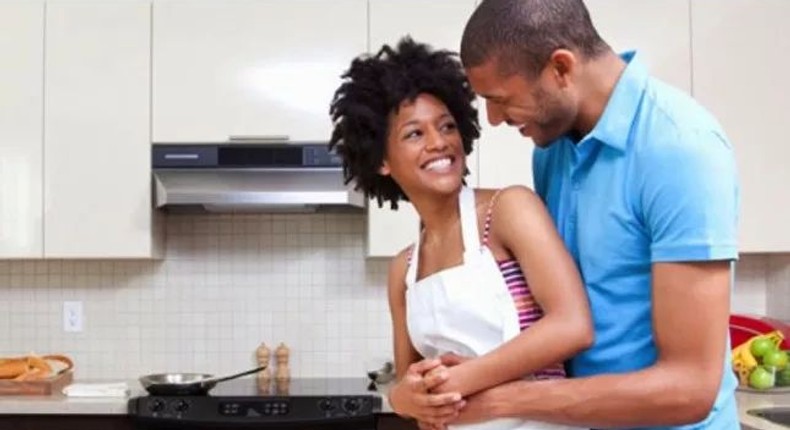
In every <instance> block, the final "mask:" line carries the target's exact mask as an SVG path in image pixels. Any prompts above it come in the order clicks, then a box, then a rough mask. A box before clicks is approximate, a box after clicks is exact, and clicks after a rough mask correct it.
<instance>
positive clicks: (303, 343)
mask: <svg viewBox="0 0 790 430" xmlns="http://www.w3.org/2000/svg"><path fill="white" fill-rule="evenodd" d="M167 234H168V237H167V258H166V259H165V260H163V261H118V260H114V261H69V260H64V261H0V355H3V356H5V355H15V354H25V353H28V352H36V353H66V354H69V355H70V356H72V357H73V358H74V359H75V361H76V364H77V377H79V378H135V377H137V376H139V375H141V374H144V373H150V372H158V371H199V372H208V373H232V372H236V371H240V370H244V369H246V368H248V367H252V366H253V365H254V364H255V360H254V352H255V348H257V346H258V345H259V344H260V343H261V342H266V343H267V344H268V345H270V347H271V348H272V349H274V347H276V346H277V344H278V343H279V342H285V343H286V344H287V345H288V346H289V348H290V349H291V363H290V367H291V373H292V376H294V377H298V376H362V375H363V374H364V372H365V371H366V370H369V369H370V368H372V367H373V366H376V365H380V364H381V363H382V362H383V361H384V360H385V359H389V358H390V357H391V355H392V350H391V348H392V347H391V340H390V339H391V334H390V331H391V327H390V320H389V310H388V307H387V292H386V285H385V284H386V272H387V263H388V262H387V261H385V260H380V259H376V260H369V259H365V258H364V238H365V218H364V216H363V215H349V214H342V215H339V214H338V215H325V214H304V215H244V214H240V215H203V214H202V215H169V216H168V219H167ZM769 296H770V297H771V300H768V297H769ZM774 296H776V297H779V299H775V300H774V299H773V297H774ZM734 297H735V298H734V301H733V311H735V312H748V313H758V314H765V313H766V312H768V313H769V314H771V315H774V316H779V317H781V318H783V319H790V256H787V255H785V256H781V255H780V256H763V255H749V256H744V257H742V259H741V262H740V263H739V265H738V271H737V286H736V292H735V296H734ZM64 301H81V302H83V308H84V329H83V331H82V332H79V333H66V332H64V331H63V302H64Z"/></svg>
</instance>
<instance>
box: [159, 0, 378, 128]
mask: <svg viewBox="0 0 790 430" xmlns="http://www.w3.org/2000/svg"><path fill="white" fill-rule="evenodd" d="M153 26H154V28H153V35H154V36H153V37H154V40H153V141H154V142H171V143H182V142H190V143H194V142H225V141H228V140H239V141H249V140H253V141H283V140H286V139H289V140H292V141H321V142H324V141H327V140H328V139H329V135H330V133H331V126H332V124H331V120H330V118H329V103H330V101H331V99H332V96H333V94H334V91H335V89H336V88H337V87H338V86H339V84H340V82H341V80H340V75H341V74H342V73H343V72H344V71H345V69H346V68H347V67H348V64H349V60H350V59H351V58H353V57H354V56H356V55H359V54H360V53H362V52H364V51H366V49H367V7H366V2H365V1H364V0H333V1H331V2H327V1H326V0H288V1H283V0H255V1H250V0H234V1H224V0H210V1H204V0H188V1H176V0H163V1H157V2H154V12H153Z"/></svg>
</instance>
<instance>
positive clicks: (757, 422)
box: [736, 391, 790, 430]
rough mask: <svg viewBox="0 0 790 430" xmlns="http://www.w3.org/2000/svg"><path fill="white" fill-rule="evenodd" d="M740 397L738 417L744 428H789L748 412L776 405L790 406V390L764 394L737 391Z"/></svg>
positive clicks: (777, 429) (744, 429) (755, 429)
mask: <svg viewBox="0 0 790 430" xmlns="http://www.w3.org/2000/svg"><path fill="white" fill-rule="evenodd" d="M736 396H737V398H738V417H739V418H740V421H741V426H742V428H743V430H787V429H788V428H787V427H785V426H781V425H779V424H774V423H772V422H770V421H767V420H764V419H762V418H759V417H755V416H752V415H749V414H747V413H746V411H748V410H751V409H760V408H769V407H775V406H781V407H790V392H783V393H776V394H763V393H746V392H741V391H738V392H736Z"/></svg>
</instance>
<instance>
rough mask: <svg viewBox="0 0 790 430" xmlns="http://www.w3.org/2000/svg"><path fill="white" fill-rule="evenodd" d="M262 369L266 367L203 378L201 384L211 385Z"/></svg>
mask: <svg viewBox="0 0 790 430" xmlns="http://www.w3.org/2000/svg"><path fill="white" fill-rule="evenodd" d="M264 369H266V366H261V367H256V368H255V369H251V370H247V371H244V372H241V373H236V374H234V375H230V376H223V377H221V378H209V379H204V380H203V381H201V385H207V384H211V386H214V385H216V384H217V383H218V382H223V381H228V380H231V379H236V378H241V377H242V376H247V375H252V374H253V373H258V372H260V371H261V370H264Z"/></svg>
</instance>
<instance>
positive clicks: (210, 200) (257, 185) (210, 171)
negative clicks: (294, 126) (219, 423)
mask: <svg viewBox="0 0 790 430" xmlns="http://www.w3.org/2000/svg"><path fill="white" fill-rule="evenodd" d="M153 174H154V186H155V190H154V191H155V205H156V207H157V208H160V209H164V210H168V211H171V212H195V211H199V212H221V213H224V212H266V213H277V212H286V213H293V212H296V213H303V212H317V211H320V212H356V213H358V212H360V211H361V210H362V209H363V208H364V207H365V199H364V195H363V194H362V193H361V192H358V191H355V190H354V189H353V188H352V187H351V185H345V184H343V172H342V167H341V164H340V159H339V158H338V157H337V156H336V155H335V154H332V153H330V152H329V150H328V148H327V146H326V145H325V144H277V145H275V144H198V145H172V144H168V145H162V144H155V145H154V147H153Z"/></svg>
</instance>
